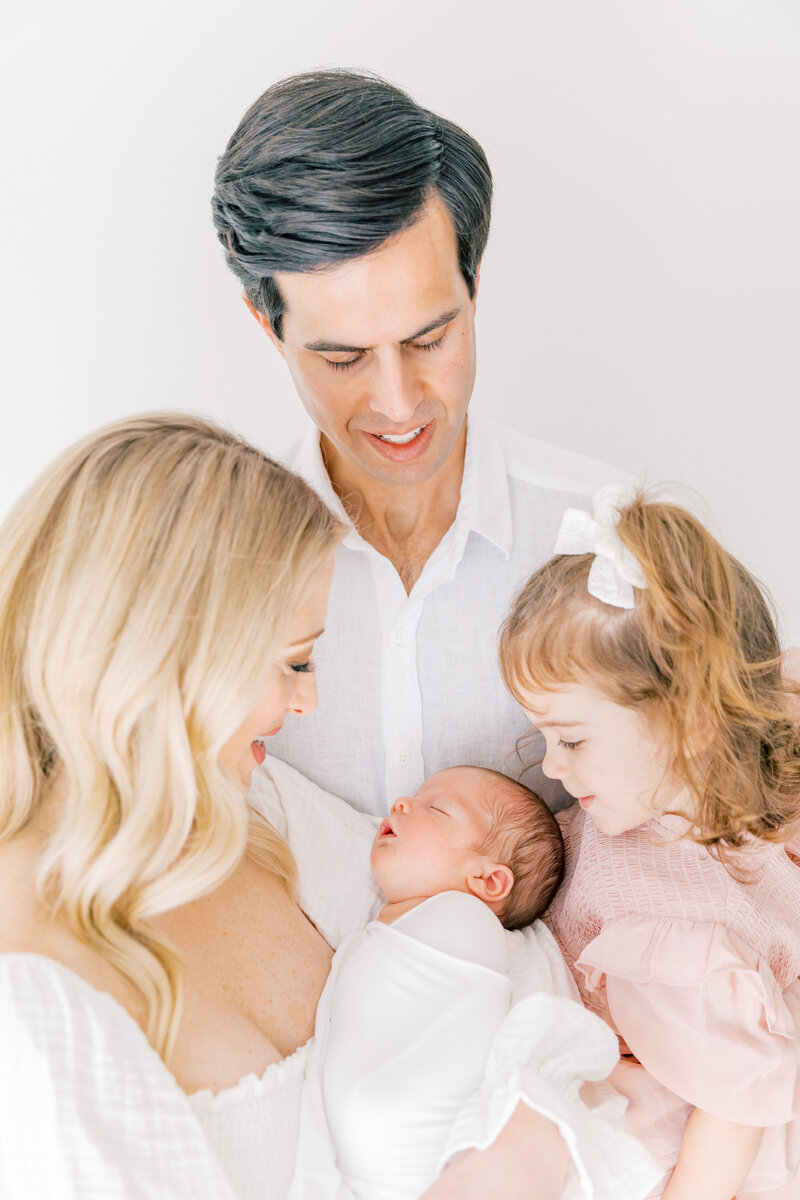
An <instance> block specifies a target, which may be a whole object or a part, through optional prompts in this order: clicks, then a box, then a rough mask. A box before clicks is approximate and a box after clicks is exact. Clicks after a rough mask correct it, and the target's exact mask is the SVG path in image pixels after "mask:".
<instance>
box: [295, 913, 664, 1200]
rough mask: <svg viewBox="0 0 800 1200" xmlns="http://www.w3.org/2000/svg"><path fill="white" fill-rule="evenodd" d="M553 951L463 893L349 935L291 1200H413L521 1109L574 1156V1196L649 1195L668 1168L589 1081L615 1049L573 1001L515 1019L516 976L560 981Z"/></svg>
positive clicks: (322, 1038) (327, 995) (336, 962)
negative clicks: (660, 1166) (554, 973)
mask: <svg viewBox="0 0 800 1200" xmlns="http://www.w3.org/2000/svg"><path fill="white" fill-rule="evenodd" d="M538 925H539V923H538V922H537V926H538ZM541 932H542V937H543V938H544V939H545V940H546V939H547V938H548V937H549V935H548V934H547V931H546V930H544V929H543V927H542V930H541ZM515 939H518V940H515ZM513 950H515V951H516V953H514V954H512V951H513ZM548 950H549V947H545V946H540V945H538V942H537V939H536V937H535V936H534V937H533V938H531V937H525V936H524V935H522V934H515V935H509V934H508V933H507V932H506V931H505V930H504V929H503V927H502V925H501V924H500V922H499V921H498V920H497V918H496V917H495V916H494V914H493V913H492V912H491V911H490V910H489V909H488V908H487V907H486V906H485V905H484V904H483V903H482V902H481V901H480V900H478V899H476V898H475V897H474V896H468V895H465V894H463V893H460V892H445V893H442V894H441V895H439V896H434V897H431V898H430V899H428V900H426V901H424V902H423V903H422V904H420V905H419V906H418V907H417V908H415V909H412V910H411V911H410V912H408V913H406V914H404V915H403V916H402V917H400V918H398V920H397V921H395V922H394V924H392V925H385V924H383V923H382V922H380V921H372V922H370V923H369V925H367V927H366V928H365V929H363V930H361V931H359V932H357V933H354V934H351V935H350V937H348V938H347V939H346V940H345V941H344V942H343V943H342V945H341V946H340V947H339V949H338V950H337V952H336V954H335V955H334V959H333V964H332V968H331V974H330V976H329V979H328V982H327V984H326V987H325V990H324V992H323V994H322V998H321V1000H320V1004H319V1008H318V1010H317V1022H316V1031H315V1041H314V1046H313V1049H312V1055H311V1060H312V1061H311V1064H310V1069H309V1072H308V1074H307V1078H306V1090H305V1093H304V1102H303V1112H302V1116H301V1126H300V1137H299V1144H298V1156H297V1169H296V1175H295V1180H294V1183H293V1187H292V1190H291V1192H290V1194H289V1200H350V1198H352V1197H357V1198H358V1200H416V1198H417V1197H419V1196H420V1195H421V1194H422V1193H423V1192H424V1191H425V1190H426V1189H427V1188H428V1187H429V1186H430V1185H431V1184H432V1183H433V1182H434V1180H435V1179H436V1178H437V1176H438V1175H439V1174H440V1172H441V1170H442V1169H443V1167H444V1166H445V1165H446V1163H447V1162H448V1161H450V1159H451V1158H453V1157H454V1156H456V1155H457V1154H458V1153H459V1152H461V1151H462V1150H464V1149H466V1148H468V1147H469V1146H478V1147H485V1146H487V1145H489V1144H490V1143H491V1142H492V1141H494V1139H495V1138H496V1137H497V1135H498V1133H499V1132H500V1130H501V1129H502V1128H503V1126H504V1125H505V1123H506V1122H507V1120H508V1118H509V1117H510V1116H511V1113H512V1112H513V1111H514V1108H515V1107H516V1105H517V1103H518V1101H519V1100H520V1099H523V1100H525V1101H526V1102H527V1103H529V1104H530V1105H531V1107H533V1108H535V1109H537V1110H538V1111H540V1112H542V1113H544V1114H545V1115H546V1116H548V1117H549V1118H550V1119H551V1120H553V1121H555V1122H556V1124H557V1125H558V1126H559V1128H560V1130H561V1133H562V1135H563V1136H564V1138H565V1141H566V1142H567V1145H568V1147H569V1148H570V1151H571V1154H572V1160H573V1168H572V1170H571V1177H570V1183H569V1186H568V1189H567V1191H566V1192H565V1197H567V1196H569V1197H582V1198H583V1197H586V1198H588V1197H592V1198H593V1200H638V1198H640V1197H643V1196H645V1195H646V1194H647V1192H648V1191H649V1190H650V1186H651V1185H652V1183H653V1182H654V1181H655V1178H657V1176H658V1174H659V1171H658V1170H657V1169H655V1168H654V1164H653V1163H652V1161H651V1160H650V1157H649V1155H647V1153H646V1152H645V1151H644V1150H643V1149H642V1148H641V1147H639V1145H638V1144H637V1143H636V1142H634V1141H633V1139H632V1138H630V1137H628V1135H627V1134H625V1133H624V1132H623V1119H622V1113H623V1110H624V1102H623V1101H622V1100H621V1098H620V1097H619V1096H617V1095H616V1094H615V1093H614V1092H613V1089H611V1088H609V1087H608V1086H607V1085H603V1084H601V1085H600V1086H599V1088H595V1087H594V1085H592V1084H589V1085H588V1086H587V1085H586V1083H585V1081H586V1080H592V1079H594V1080H602V1079H604V1077H605V1076H606V1075H607V1074H608V1072H609V1071H610V1070H611V1067H612V1066H613V1064H614V1062H615V1061H616V1059H617V1049H616V1039H614V1038H613V1035H612V1036H611V1037H610V1038H609V1037H608V1034H609V1033H610V1031H609V1030H608V1029H607V1027H605V1026H604V1025H603V1023H602V1022H600V1021H599V1020H598V1019H597V1018H595V1017H593V1016H592V1014H590V1013H588V1012H586V1011H585V1010H584V1009H582V1008H581V1007H580V1005H578V1004H576V1003H574V1002H573V1001H572V1000H567V999H564V998H563V996H555V995H553V994H552V993H549V994H548V993H545V994H534V995H529V996H528V997H527V999H520V1000H519V1002H517V1003H514V1004H513V1007H512V1002H513V1001H516V1000H518V997H517V996H515V995H514V993H513V990H512V984H511V981H510V979H509V976H508V974H506V971H507V970H509V969H510V968H512V969H513V974H514V975H515V977H516V978H517V979H520V978H521V977H522V976H524V975H527V976H528V982H529V984H534V980H535V979H536V977H538V978H540V979H541V980H542V982H543V981H544V978H548V981H549V976H550V963H549V961H548V960H549V959H550V954H549V953H548ZM509 957H513V958H514V959H515V961H514V963H513V964H511V963H510V962H509ZM526 991H527V988H526Z"/></svg>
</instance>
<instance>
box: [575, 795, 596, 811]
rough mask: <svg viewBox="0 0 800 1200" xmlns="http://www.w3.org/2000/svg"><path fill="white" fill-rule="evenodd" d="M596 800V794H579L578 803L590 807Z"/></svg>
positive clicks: (583, 806)
mask: <svg viewBox="0 0 800 1200" xmlns="http://www.w3.org/2000/svg"><path fill="white" fill-rule="evenodd" d="M593 800H594V796H578V804H580V806H581V808H588V807H589V805H590V804H591V803H592V801H593Z"/></svg>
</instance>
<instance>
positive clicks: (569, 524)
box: [555, 483, 647, 608]
mask: <svg viewBox="0 0 800 1200" xmlns="http://www.w3.org/2000/svg"><path fill="white" fill-rule="evenodd" d="M635 495H636V488H635V487H633V485H632V484H628V483H612V484H609V485H608V487H604V488H601V489H600V491H599V492H597V493H596V494H595V497H594V499H593V500H592V511H593V512H594V519H592V517H590V516H589V514H588V513H587V512H584V511H583V510H582V509H580V508H568V509H567V511H566V512H565V513H564V517H563V520H562V522H561V528H560V529H559V531H558V537H557V538H556V545H555V553H556V554H594V556H595V559H594V562H593V563H592V566H591V569H590V571H589V595H590V596H595V597H596V598H597V599H598V600H602V601H603V602H604V603H605V604H613V605H614V607H615V608H633V606H634V604H635V603H636V599H635V596H634V591H633V589H634V588H635V587H638V588H644V587H647V580H646V579H645V577H644V571H643V570H642V568H641V566H640V564H639V561H638V559H637V558H636V556H635V555H634V554H632V553H631V551H630V550H628V548H627V547H626V546H624V545H623V544H622V541H621V539H620V536H619V534H618V533H617V522H618V521H619V514H620V510H621V509H623V508H625V507H626V506H627V505H628V504H630V503H631V501H632V500H633V498H634V497H635Z"/></svg>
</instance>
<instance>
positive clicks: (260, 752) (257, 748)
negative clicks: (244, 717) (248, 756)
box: [250, 724, 283, 766]
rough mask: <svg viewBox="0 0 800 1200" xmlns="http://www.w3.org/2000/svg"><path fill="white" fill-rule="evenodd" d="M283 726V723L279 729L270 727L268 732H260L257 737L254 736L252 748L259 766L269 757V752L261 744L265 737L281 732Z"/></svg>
mask: <svg viewBox="0 0 800 1200" xmlns="http://www.w3.org/2000/svg"><path fill="white" fill-rule="evenodd" d="M282 728H283V725H282V724H281V725H279V726H278V728H277V729H270V730H269V731H268V732H267V733H260V734H259V735H258V737H257V738H253V740H252V742H251V743H250V749H251V750H252V752H253V758H254V759H255V760H256V762H257V763H258V765H259V766H261V764H262V763H263V761H264V759H265V758H266V757H267V752H266V750H265V748H264V747H263V746H262V745H261V743H262V741H263V739H264V738H268V737H274V736H275V734H276V733H280V731H281V729H282Z"/></svg>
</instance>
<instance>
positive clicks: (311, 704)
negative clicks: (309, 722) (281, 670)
mask: <svg viewBox="0 0 800 1200" xmlns="http://www.w3.org/2000/svg"><path fill="white" fill-rule="evenodd" d="M318 700H319V696H318V694H317V677H316V675H315V674H314V673H313V671H298V672H297V682H296V683H295V685H294V695H293V697H292V706H291V707H292V712H295V713H297V714H298V716H301V717H307V716H310V714H311V713H313V712H314V710H315V709H316V707H317V703H318Z"/></svg>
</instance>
